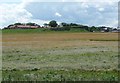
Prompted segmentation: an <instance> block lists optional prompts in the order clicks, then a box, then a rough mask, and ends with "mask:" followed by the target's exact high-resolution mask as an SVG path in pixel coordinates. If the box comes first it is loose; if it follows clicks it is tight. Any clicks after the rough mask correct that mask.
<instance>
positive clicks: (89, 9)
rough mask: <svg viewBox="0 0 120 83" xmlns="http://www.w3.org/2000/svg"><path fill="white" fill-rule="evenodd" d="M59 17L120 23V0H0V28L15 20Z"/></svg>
mask: <svg viewBox="0 0 120 83" xmlns="http://www.w3.org/2000/svg"><path fill="white" fill-rule="evenodd" d="M51 20H56V21H57V22H58V23H61V22H66V23H78V24H84V25H88V26H108V27H117V26H118V0H100V1H98V0H57V1H56V0H12V1H10V0H0V28H3V27H6V26H8V25H10V24H14V23H16V22H21V23H27V22H34V23H37V24H39V25H43V24H44V23H49V21H51Z"/></svg>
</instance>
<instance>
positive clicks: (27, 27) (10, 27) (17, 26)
mask: <svg viewBox="0 0 120 83" xmlns="http://www.w3.org/2000/svg"><path fill="white" fill-rule="evenodd" d="M8 28H9V29H37V28H40V26H38V25H36V26H30V25H12V26H9V27H8Z"/></svg>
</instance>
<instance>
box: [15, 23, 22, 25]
mask: <svg viewBox="0 0 120 83" xmlns="http://www.w3.org/2000/svg"><path fill="white" fill-rule="evenodd" d="M14 25H22V23H15V24H14Z"/></svg>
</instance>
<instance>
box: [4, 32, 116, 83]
mask: <svg viewBox="0 0 120 83" xmlns="http://www.w3.org/2000/svg"><path fill="white" fill-rule="evenodd" d="M2 45H3V46H2V49H3V50H2V55H3V56H2V64H3V67H2V68H3V71H2V76H3V78H2V79H3V81H6V80H9V81H11V80H12V81H28V80H29V81H30V80H32V81H83V80H86V81H91V80H94V81H99V80H101V81H102V80H106V81H110V80H114V81H115V80H116V81H117V80H118V71H117V70H118V33H89V32H85V33H80V32H40V31H37V32H36V31H30V32H28V31H27V30H24V31H22V30H21V31H18V30H17V31H15V30H10V31H9V30H4V31H3V33H2Z"/></svg>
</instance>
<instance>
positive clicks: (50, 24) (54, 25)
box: [49, 20, 58, 27]
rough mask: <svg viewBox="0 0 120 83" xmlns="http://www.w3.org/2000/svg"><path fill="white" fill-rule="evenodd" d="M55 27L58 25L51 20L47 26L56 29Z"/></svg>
mask: <svg viewBox="0 0 120 83" xmlns="http://www.w3.org/2000/svg"><path fill="white" fill-rule="evenodd" d="M57 25H58V24H57V22H56V21H55V20H52V21H50V22H49V26H51V27H56V26H57Z"/></svg>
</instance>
